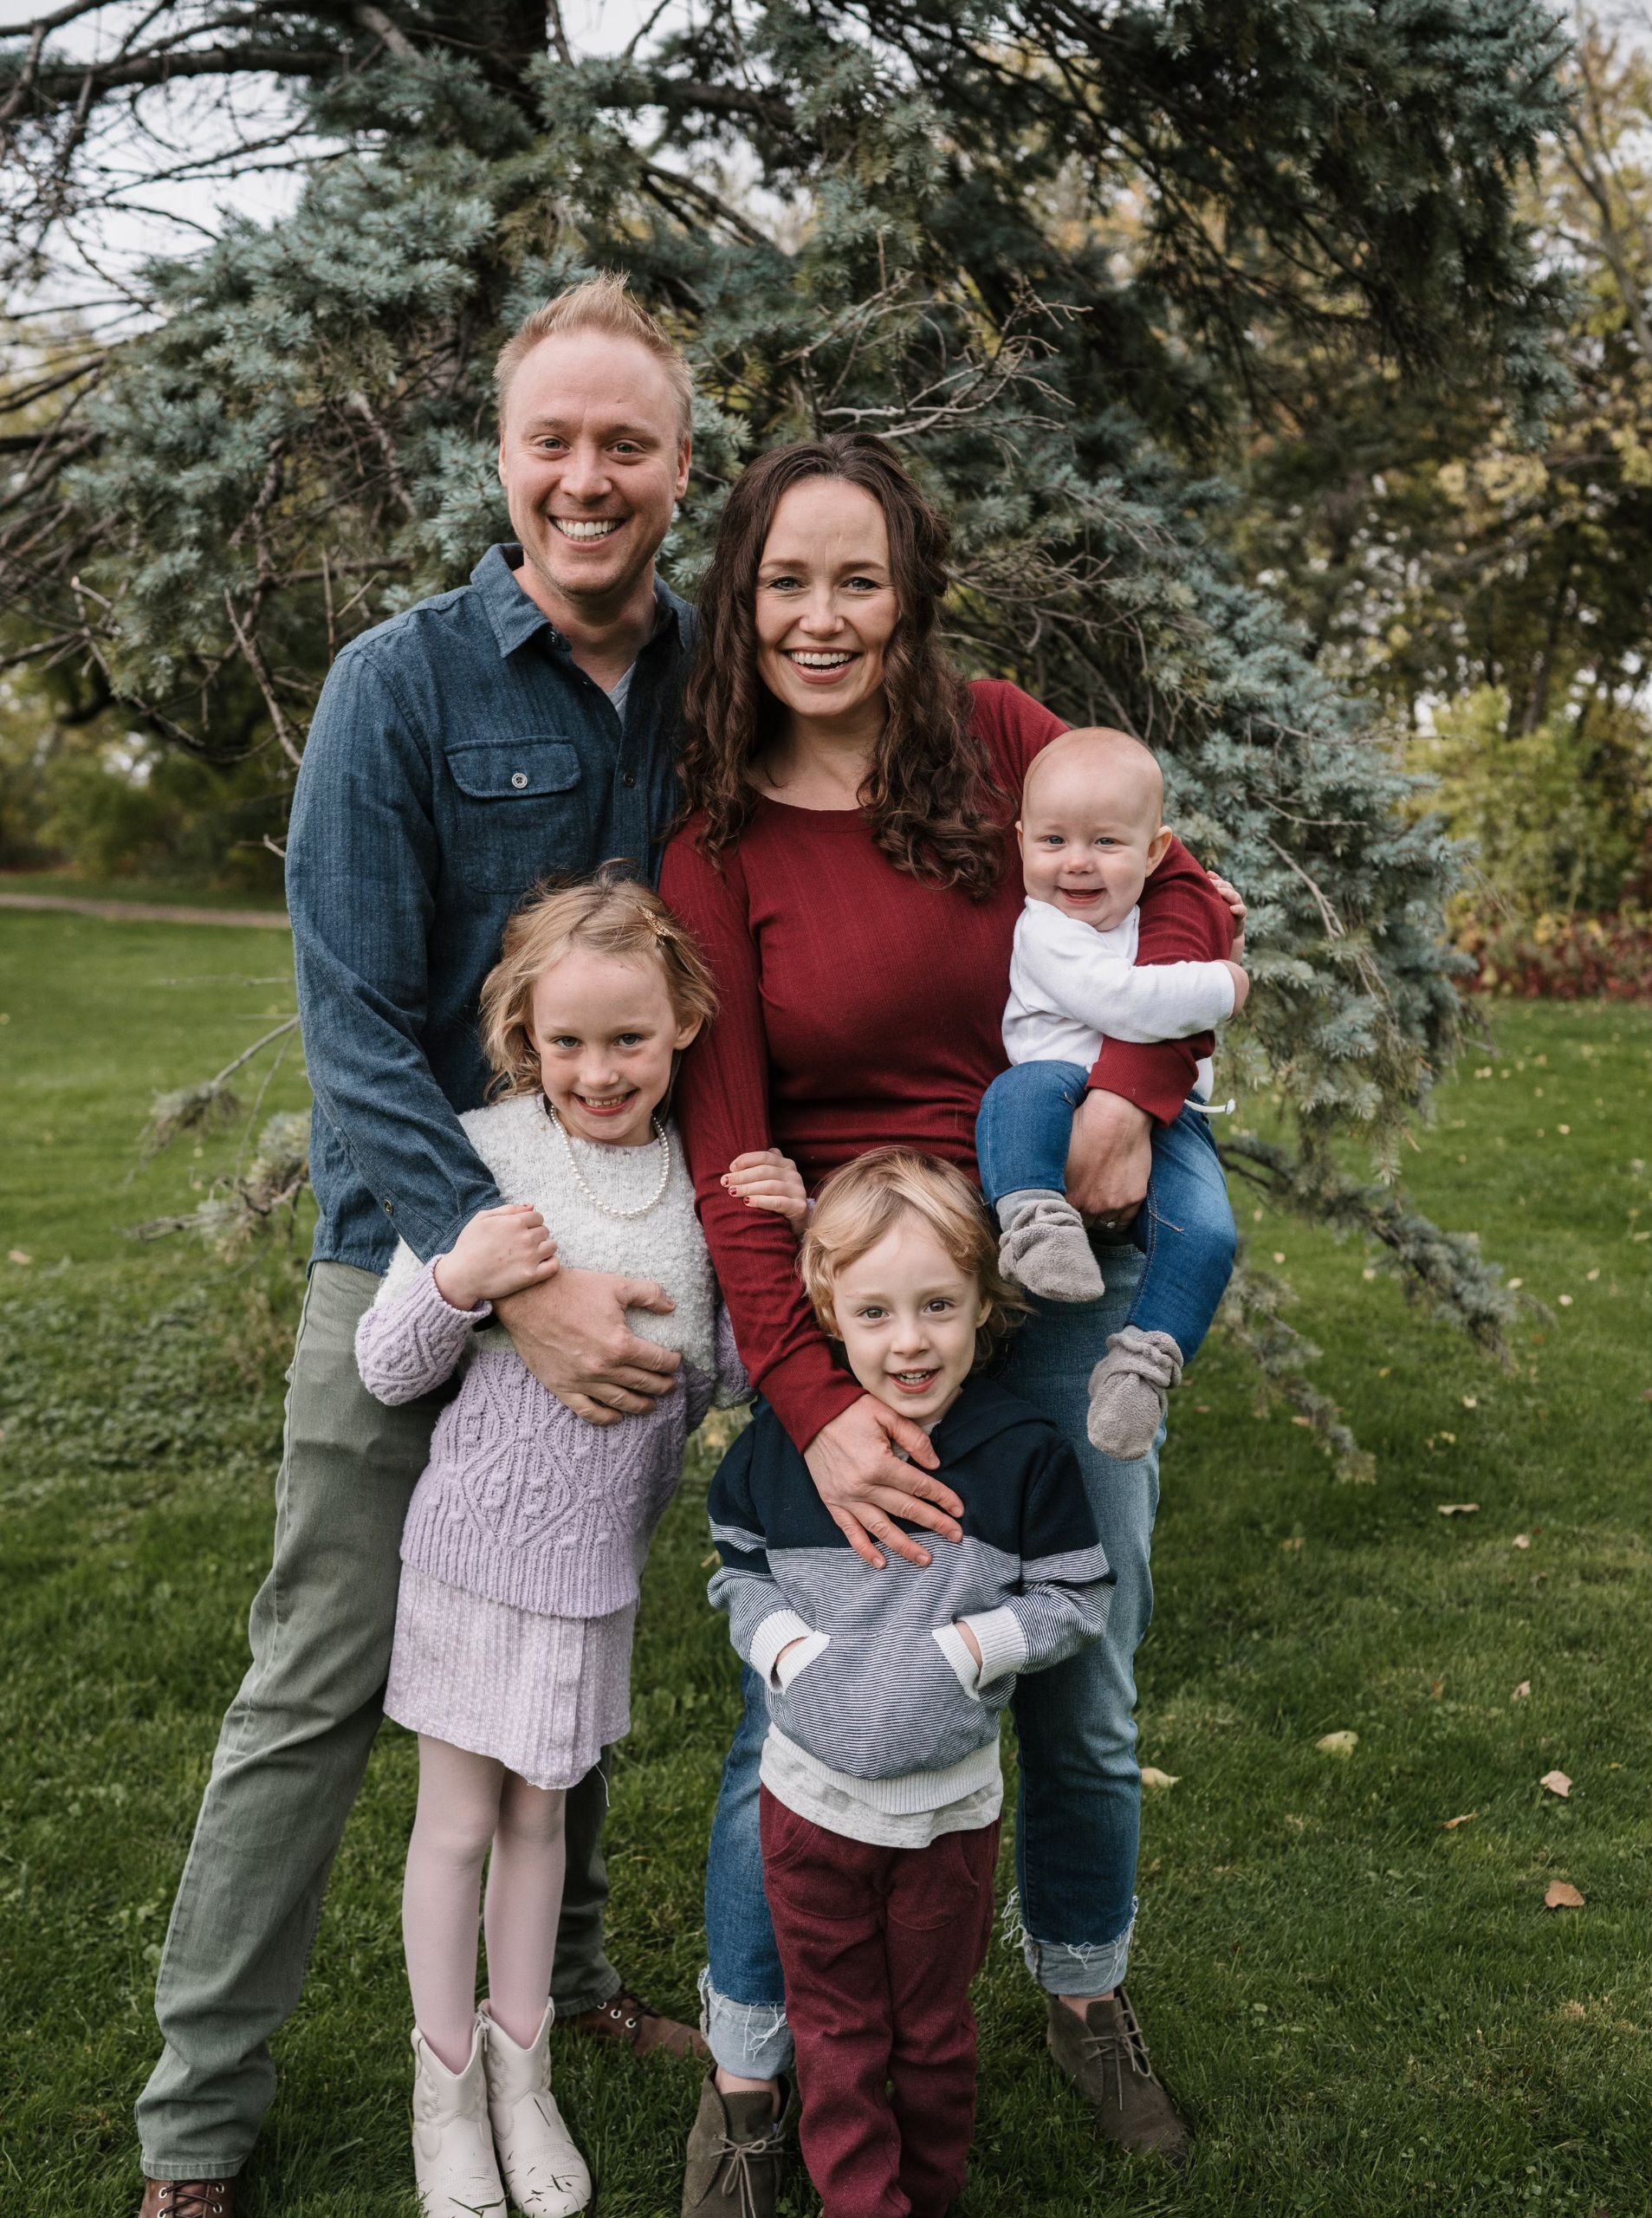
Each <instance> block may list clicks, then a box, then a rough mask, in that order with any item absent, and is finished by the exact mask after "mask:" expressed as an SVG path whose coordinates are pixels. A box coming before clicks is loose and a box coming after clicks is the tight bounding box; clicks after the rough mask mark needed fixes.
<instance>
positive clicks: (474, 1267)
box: [433, 1202, 558, 1309]
mask: <svg viewBox="0 0 1652 2218" xmlns="http://www.w3.org/2000/svg"><path fill="white" fill-rule="evenodd" d="M557 1269H558V1264H557V1261H556V1242H555V1241H554V1240H553V1239H552V1237H551V1235H550V1234H549V1233H548V1232H547V1230H546V1229H545V1220H544V1218H543V1217H542V1216H541V1215H540V1213H539V1211H538V1210H536V1209H534V1208H533V1207H532V1206H531V1205H530V1204H529V1203H527V1202H507V1203H505V1205H504V1207H503V1208H502V1209H496V1210H482V1211H481V1212H480V1213H479V1214H478V1215H477V1216H473V1217H472V1218H471V1219H470V1222H469V1224H467V1225H466V1226H465V1228H464V1229H463V1232H461V1233H460V1235H459V1236H458V1238H457V1240H456V1241H455V1242H454V1243H453V1245H452V1247H451V1248H450V1249H449V1250H448V1252H447V1254H446V1255H438V1256H437V1259H436V1263H435V1268H434V1273H433V1275H434V1277H435V1280H436V1291H437V1293H438V1294H440V1295H441V1297H442V1299H443V1300H444V1301H445V1302H448V1303H449V1304H450V1305H451V1307H453V1308H455V1309H474V1308H475V1307H476V1305H477V1303H478V1302H482V1301H496V1300H499V1299H500V1298H501V1297H502V1296H503V1295H505V1294H520V1293H522V1290H523V1288H524V1287H530V1286H541V1285H543V1283H544V1281H546V1280H547V1279H549V1278H554V1277H555V1275H556V1272H557Z"/></svg>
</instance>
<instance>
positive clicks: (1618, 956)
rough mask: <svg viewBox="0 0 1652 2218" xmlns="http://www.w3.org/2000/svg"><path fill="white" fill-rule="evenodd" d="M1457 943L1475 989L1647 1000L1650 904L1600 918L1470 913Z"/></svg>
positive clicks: (1651, 965) (1521, 996)
mask: <svg viewBox="0 0 1652 2218" xmlns="http://www.w3.org/2000/svg"><path fill="white" fill-rule="evenodd" d="M1456 940H1457V944H1458V946H1459V947H1461V949H1462V950H1464V952H1465V953H1466V954H1468V955H1472V956H1473V957H1474V962H1475V964H1476V966H1477V969H1476V972H1475V975H1474V977H1473V978H1472V979H1470V980H1468V981H1467V984H1468V987H1469V990H1470V991H1471V992H1474V993H1485V994H1497V995H1501V996H1507V997H1508V998H1509V999H1511V1000H1515V1001H1528V1002H1531V1001H1539V1000H1549V1001H1561V1002H1586V1001H1615V1002H1652V909H1642V908H1624V909H1619V910H1617V911H1615V912H1614V913H1613V914H1611V915H1610V916H1605V917H1577V916H1558V915H1545V916H1540V917H1535V918H1529V917H1520V918H1506V917H1501V918H1486V917H1474V918H1469V919H1468V920H1467V922H1466V923H1464V924H1462V925H1461V926H1460V927H1459V929H1458V931H1457V933H1456Z"/></svg>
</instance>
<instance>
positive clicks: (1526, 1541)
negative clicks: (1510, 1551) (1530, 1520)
mask: <svg viewBox="0 0 1652 2218" xmlns="http://www.w3.org/2000/svg"><path fill="white" fill-rule="evenodd" d="M1514 1545H1515V1547H1517V1548H1529V1547H1531V1545H1532V1535H1531V1534H1529V1533H1517V1534H1515V1535H1514Z"/></svg>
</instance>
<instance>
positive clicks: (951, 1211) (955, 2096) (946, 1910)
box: [702, 1148, 1111, 2218]
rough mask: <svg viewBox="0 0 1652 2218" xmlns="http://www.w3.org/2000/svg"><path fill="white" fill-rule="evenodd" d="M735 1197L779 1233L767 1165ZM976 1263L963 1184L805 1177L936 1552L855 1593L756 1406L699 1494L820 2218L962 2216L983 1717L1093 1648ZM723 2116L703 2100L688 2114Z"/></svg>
mask: <svg viewBox="0 0 1652 2218" xmlns="http://www.w3.org/2000/svg"><path fill="white" fill-rule="evenodd" d="M729 1177H730V1180H731V1182H732V1183H733V1184H734V1186H735V1190H737V1191H741V1192H742V1193H744V1194H745V1195H746V1198H748V1200H754V1201H755V1204H756V1205H757V1206H760V1207H770V1208H779V1209H780V1210H781V1213H782V1214H785V1215H787V1216H791V1217H792V1218H793V1220H794V1222H795V1221H796V1216H797V1214H798V1211H797V1210H796V1207H795V1204H796V1202H797V1198H798V1197H797V1191H796V1187H795V1185H794V1173H793V1171H792V1166H791V1165H790V1164H788V1163H787V1161H786V1160H785V1158H773V1159H770V1160H768V1161H763V1160H761V1159H758V1158H745V1159H742V1162H741V1163H740V1164H736V1165H735V1166H732V1167H731V1170H730V1172H729ZM788 1204H790V1205H791V1206H788ZM996 1246H997V1242H996V1238H995V1236H994V1231H993V1229H992V1227H991V1226H990V1225H989V1223H988V1221H987V1218H986V1216H985V1214H984V1212H983V1210H982V1209H981V1202H980V1199H979V1197H978V1196H977V1195H976V1194H975V1191H974V1190H973V1189H972V1188H971V1187H970V1185H969V1183H968V1181H967V1180H966V1179H965V1178H964V1177H963V1176H962V1172H960V1171H956V1170H954V1169H953V1168H952V1167H951V1166H950V1165H949V1164H944V1163H941V1162H937V1161H936V1159H935V1158H932V1157H926V1156H920V1155H916V1154H913V1153H911V1152H910V1151H903V1150H900V1149H896V1148H882V1149H878V1150H875V1151H873V1152H872V1153H871V1154H870V1155H865V1156H862V1157H860V1158H858V1160H857V1161H855V1162H853V1163H850V1164H845V1166H844V1167H843V1168H842V1169H841V1170H839V1171H834V1172H833V1173H832V1176H831V1177H829V1178H828V1179H826V1182H825V1184H823V1185H822V1186H821V1188H820V1194H819V1196H818V1197H817V1198H816V1202H815V1206H814V1210H813V1215H812V1216H811V1217H810V1219H809V1222H808V1227H807V1231H806V1232H805V1234H804V1238H803V1245H802V1249H801V1252H800V1256H799V1268H800V1270H801V1273H802V1275H803V1281H804V1284H805V1286H806V1287H807V1290H808V1294H809V1297H810V1300H811V1301H812V1302H813V1307H814V1310H815V1313H816V1315H817V1317H818V1318H819V1320H820V1326H821V1328H822V1330H823V1331H825V1332H826V1333H829V1334H830V1335H831V1337H832V1339H836V1340H838V1341H839V1343H840V1344H841V1346H842V1349H843V1353H844V1357H845V1360H846V1362H847V1364H848V1365H849V1368H850V1370H851V1371H852V1372H853V1373H854V1376H855V1378H857V1379H858V1382H859V1384H860V1385H862V1386H863V1387H864V1388H865V1391H866V1392H867V1393H869V1394H871V1395H873V1396H875V1397H876V1398H877V1399H878V1400H879V1401H881V1402H884V1403H886V1404H888V1405H889V1406H890V1407H891V1408H892V1409H897V1410H898V1411H900V1412H901V1414H902V1415H903V1416H904V1417H910V1418H911V1419H912V1420H913V1422H914V1423H916V1424H920V1425H922V1426H923V1428H924V1430H926V1431H929V1432H931V1433H932V1434H933V1437H934V1441H935V1446H936V1450H937V1452H938V1454H939V1456H940V1458H941V1471H942V1475H943V1477H944V1478H945V1480H946V1482H947V1484H948V1485H949V1487H951V1488H953V1489H954V1490H955V1492H956V1494H957V1495H959V1496H960V1497H961V1498H962V1502H963V1519H962V1523H963V1537H962V1540H961V1542H960V1543H959V1544H958V1545H957V1546H956V1547H937V1548H936V1550H935V1552H934V1556H933V1560H931V1561H930V1563H929V1564H928V1565H926V1566H923V1568H922V1569H920V1568H918V1567H917V1566H913V1565H911V1564H909V1563H906V1562H904V1561H903V1560H901V1559H899V1558H898V1557H896V1556H894V1555H892V1554H891V1557H890V1560H889V1561H888V1563H887V1565H886V1566H885V1567H884V1569H883V1570H881V1571H873V1570H871V1569H870V1568H869V1567H868V1566H866V1565H865V1564H863V1563H862V1562H861V1561H860V1560H859V1559H858V1557H857V1556H856V1555H855V1554H854V1553H853V1551H852V1549H851V1547H850V1546H849V1543H848V1542H847V1540H845V1538H844V1536H843V1534H841V1533H840V1532H839V1529H838V1527H837V1526H836V1525H835V1524H834V1523H833V1522H832V1516H831V1514H830V1512H829V1511H828V1510H827V1509H826V1505H825V1504H824V1503H823V1502H822V1501H821V1500H820V1495H818V1494H817V1493H816V1491H815V1488H814V1484H813V1481H812V1480H811V1478H810V1476H809V1474H808V1469H807V1465H806V1464H805V1462H804V1461H803V1458H802V1456H800V1454H799V1453H798V1451H797V1449H795V1448H794V1446H793V1444H792V1443H791V1441H790V1439H789V1438H788V1437H787V1434H786V1432H785V1431H784V1430H783V1429H782V1427H781V1424H780V1421H779V1419H778V1418H777V1417H775V1416H774V1412H773V1411H771V1410H769V1409H768V1407H767V1406H766V1405H765V1404H759V1406H758V1411H757V1415H756V1417H755V1420H754V1422H753V1423H752V1424H750V1425H748V1427H747V1429H746V1430H745V1431H744V1432H742V1434H741V1436H740V1437H739V1439H738V1440H737V1441H736V1442H735V1445H734V1446H733V1448H732V1449H730V1450H729V1454H728V1455H727V1456H725V1457H724V1459H723V1461H722V1464H721V1465H720V1466H719V1468H718V1469H717V1473H716V1477H715V1478H714V1479H713V1481H712V1484H711V1494H710V1503H709V1507H710V1513H711V1527H712V1534H713V1537H714V1538H715V1540H716V1544H717V1548H718V1552H719V1553H720V1556H721V1558H722V1568H721V1569H720V1570H719V1572H718V1573H717V1574H716V1578H715V1579H713V1580H712V1582H711V1587H710V1596H711V1599H712V1601H713V1602H714V1603H715V1604H716V1605H718V1606H719V1607H721V1608H723V1609H726V1610H727V1612H729V1638H730V1639H731V1640H732V1641H733V1643H734V1644H735V1648H736V1650H737V1651H739V1653H740V1655H741V1656H742V1657H743V1658H744V1659H745V1661H746V1662H747V1663H749V1664H750V1666H751V1668H752V1669H753V1670H754V1671H755V1672H756V1673H757V1675H758V1676H759V1677H760V1678H761V1680H762V1681H763V1682H764V1683H765V1685H766V1686H767V1687H768V1709H769V1720H770V1722H769V1728H768V1738H767V1740H766V1741H765V1742H764V1745H763V1751H762V1762H761V1831H762V1847H763V1873H764V1890H765V1892H766V1894H767V1896H768V1904H769V1909H770V1911H771V1912H772V1914H773V1917H774V1936H775V1940H776V1942H777V1944H778V1946H779V1949H780V1957H781V1966H782V1968H783V1970H784V1973H785V1977H786V2007H787V2018H788V2020H789V2021H790V2024H791V2027H792V2033H793V2037H794V2040H795V2043H796V2048H797V2072H798V2084H799V2090H800V2094H801V2098H802V2119H801V2124H800V2129H799V2132H800V2139H801V2142H802V2146H803V2154H804V2157H805V2159H806V2161H807V2164H808V2168H809V2174H810V2176H811V2178H812V2179H813V2182H814V2184H815V2186H816V2187H817V2188H818V2189H820V2196H821V2200H822V2202H823V2204H824V2206H825V2210H824V2218H866V2214H867V2213H869V2212H872V2211H876V2212H878V2213H879V2214H882V2218H907V2214H911V2218H945V2214H947V2213H948V2212H949V2210H951V2208H953V2206H954V2204H955V2203H956V2200H957V2197H958V2196H959V2195H960V2194H962V2189H963V2175H964V2162H965V2158H966V2156H967V2155H968V2152H969V2141H970V2136H971V2132H972V2130H973V2127H974V2121H975V2019H974V2016H973V2014H972V2013H971V2011H970V2007H969V1985H970V1981H971V1980H972V1979H973V1978H974V1976H975V1973H976V1972H977V1971H978V1970H979V1969H980V1968H981V1962H982V1961H983V1960H984V1958H985V1955H986V1951H987V1943H988V1938H989V1936H990V1934H991V1930H992V1918H993V1876H994V1868H995V1865H996V1862H997V1850H998V1818H999V1812H1000V1808H1001V1803H1002V1800H1003V1784H1002V1779H1001V1773H1000V1769H999V1756H998V1727H999V1720H1000V1717H1001V1714H1002V1712H1003V1709H1004V1707H1005V1705H1006V1704H1007V1702H1008V1700H1009V1697H1010V1696H1011V1694H1012V1692H1013V1691H1014V1686H1015V1682H1016V1679H1017V1676H1019V1675H1020V1673H1022V1672H1025V1671H1037V1670H1044V1669H1046V1668H1047V1667H1048V1666H1049V1665H1051V1664H1053V1663H1060V1662H1061V1661H1062V1660H1063V1658H1064V1657H1068V1656H1071V1655H1072V1654H1074V1653H1075V1652H1076V1651H1077V1650H1079V1648H1081V1647H1082V1646H1083V1645H1084V1644H1085V1642H1086V1641H1091V1640H1094V1639H1096V1638H1098V1637H1099V1635H1100V1634H1101V1632H1102V1631H1103V1629H1104V1627H1105V1624H1106V1616H1107V1608H1108V1600H1109V1596H1110V1593H1111V1573H1109V1571H1108V1568H1107V1560H1106V1558H1105V1555H1104V1554H1103V1553H1102V1550H1101V1547H1100V1544H1099V1542H1098V1539H1097V1535H1096V1527H1095V1523H1094V1521H1093V1519H1092V1515H1091V1512H1090V1508H1089V1504H1088V1502H1087V1501H1086V1498H1085V1489H1084V1482H1083V1479H1082V1477H1081V1475H1080V1474H1079V1468H1078V1462H1077V1459H1076V1457H1075V1456H1074V1455H1073V1451H1072V1448H1071V1446H1070V1445H1069V1444H1068V1443H1067V1442H1066V1440H1065V1439H1063V1437H1061V1435H1060V1434H1059V1432H1058V1431H1057V1430H1056V1428H1055V1426H1054V1425H1053V1424H1051V1423H1050V1422H1049V1420H1048V1419H1047V1418H1046V1417H1040V1415H1039V1414H1038V1412H1037V1411H1035V1410H1033V1408H1032V1407H1031V1406H1030V1405H1029V1404H1027V1403H1025V1402H1022V1401H1020V1400H1019V1399H1017V1398H1016V1397H1015V1396H1014V1395H1013V1394H1011V1393H1009V1392H1008V1391H1007V1390H1006V1389H1005V1388H1004V1387H1002V1386H1000V1385H996V1384H995V1383H994V1381H992V1380H990V1379H988V1378H982V1377H981V1376H980V1375H979V1373H978V1371H977V1365H978V1364H979V1363H980V1362H981V1359H982V1358H983V1357H984V1356H985V1355H986V1354H987V1353H988V1351H989V1350H990V1348H991V1347H992V1346H993V1344H994V1341H995V1340H996V1339H998V1338H999V1337H1000V1336H1001V1333H1002V1332H1003V1330H1004V1329H1005V1327H1006V1326H1007V1323H1008V1322H1009V1321H1010V1320H1009V1316H1008V1314H1007V1311H1008V1309H1009V1308H1010V1307H1013V1305H1014V1300H1015V1297H1014V1294H1013V1293H1012V1291H1011V1289H1010V1288H1009V1287H1007V1285H1006V1284H1005V1282H1004V1281H1003V1280H1002V1279H1001V1277H1000V1276H999V1274H998V1269H997V1260H996ZM719 2107H720V2098H719V2097H718V2096H717V2093H716V2087H715V2084H714V2082H713V2081H712V2080H710V2079H708V2081H707V2085H706V2088H705V2090H704V2091H703V2094H702V2108H703V2111H704V2112H714V2111H717V2110H718V2109H719Z"/></svg>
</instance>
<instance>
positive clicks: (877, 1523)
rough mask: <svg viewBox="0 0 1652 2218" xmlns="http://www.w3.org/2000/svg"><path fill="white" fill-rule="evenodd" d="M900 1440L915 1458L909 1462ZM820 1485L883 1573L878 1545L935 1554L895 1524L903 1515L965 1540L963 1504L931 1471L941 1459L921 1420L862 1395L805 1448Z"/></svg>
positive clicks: (911, 1558) (901, 1552) (849, 1535)
mask: <svg viewBox="0 0 1652 2218" xmlns="http://www.w3.org/2000/svg"><path fill="white" fill-rule="evenodd" d="M891 1443H894V1444H896V1445H898V1446H900V1447H902V1448H904V1449H905V1450H906V1452H907V1454H908V1455H909V1456H911V1457H912V1458H913V1461H912V1462H910V1463H904V1462H902V1461H901V1459H900V1457H899V1456H897V1455H896V1454H895V1452H894V1446H892V1445H891ZM803 1461H804V1462H806V1463H807V1465H808V1467H809V1476H810V1477H811V1478H812V1479H813V1481H814V1490H815V1492H816V1493H817V1494H818V1495H820V1499H821V1501H823V1502H825V1504H826V1508H827V1509H828V1510H829V1511H830V1512H831V1514H832V1523H833V1524H834V1525H835V1526H836V1527H837V1528H838V1530H839V1532H840V1533H841V1534H843V1537H844V1539H845V1540H847V1541H848V1543H849V1545H850V1547H852V1549H853V1550H854V1552H855V1553H856V1554H857V1555H858V1557H859V1558H860V1560H861V1561H862V1562H863V1563H869V1564H871V1566H872V1568H873V1570H874V1571H882V1570H883V1568H884V1558H883V1557H882V1556H881V1555H880V1554H879V1553H878V1545H881V1546H882V1547H885V1548H887V1549H888V1550H889V1551H890V1553H891V1554H892V1555H897V1556H904V1558H905V1560H906V1561H907V1562H908V1563H915V1564H920V1565H921V1564H926V1563H928V1562H929V1560H930V1552H929V1550H928V1549H927V1548H923V1547H919V1546H918V1543H917V1541H916V1540H912V1539H911V1538H910V1536H909V1535H908V1534H905V1533H903V1532H902V1531H901V1529H900V1527H898V1526H897V1524H895V1523H894V1520H895V1519H896V1518H897V1517H904V1518H905V1519H906V1520H907V1521H908V1522H909V1523H910V1524H913V1525H922V1526H924V1527H926V1528H927V1529H928V1530H929V1531H930V1532H931V1533H937V1534H940V1536H941V1538H942V1539H943V1540H962V1538H963V1527H962V1526H961V1525H960V1524H959V1523H958V1520H959V1519H960V1518H961V1517H962V1515H963V1504H962V1501H959V1499H958V1497H957V1495H956V1494H954V1493H953V1491H952V1489H951V1488H950V1487H949V1486H943V1484H942V1482H941V1481H940V1480H939V1479H935V1478H931V1477H930V1472H931V1471H932V1470H934V1469H935V1468H936V1464H937V1463H938V1462H940V1458H939V1456H936V1452H935V1449H934V1447H933V1446H932V1444H931V1443H930V1436H929V1434H928V1433H927V1432H925V1431H924V1430H923V1426H922V1425H917V1424H913V1423H912V1422H911V1420H910V1417H901V1416H900V1415H899V1414H898V1413H897V1411H894V1410H891V1409H889V1408H886V1407H885V1405H884V1404H883V1403H882V1402H880V1401H878V1399H877V1398H876V1397H875V1396H874V1395H871V1394H863V1395H862V1396H861V1398H860V1399H859V1400H858V1402H852V1403H851V1404H850V1405H849V1407H848V1408H847V1409H846V1410H845V1411H843V1412H842V1414H841V1415H840V1416H839V1417H833V1418H832V1422H831V1424H827V1425H822V1427H821V1428H820V1431H819V1432H817V1433H816V1434H815V1436H814V1437H813V1440H812V1441H810V1443H809V1444H808V1446H807V1448H806V1449H804V1451H803Z"/></svg>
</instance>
